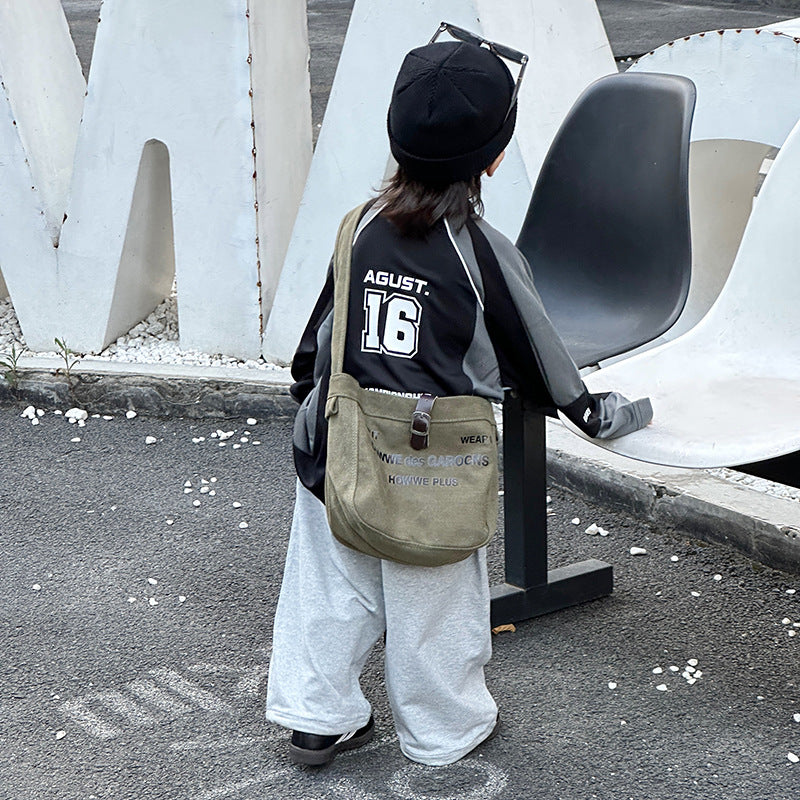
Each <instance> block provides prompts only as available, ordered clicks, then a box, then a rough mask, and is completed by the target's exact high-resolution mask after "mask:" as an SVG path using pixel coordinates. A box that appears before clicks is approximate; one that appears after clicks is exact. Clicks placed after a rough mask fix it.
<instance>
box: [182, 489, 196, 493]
mask: <svg viewBox="0 0 800 800" xmlns="http://www.w3.org/2000/svg"><path fill="white" fill-rule="evenodd" d="M193 491H194V489H184V490H183V493H184V494H191V493H192V492H193Z"/></svg>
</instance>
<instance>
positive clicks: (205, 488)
mask: <svg viewBox="0 0 800 800" xmlns="http://www.w3.org/2000/svg"><path fill="white" fill-rule="evenodd" d="M210 491H211V489H209V488H208V486H201V487H200V494H208V493H209V492H210Z"/></svg>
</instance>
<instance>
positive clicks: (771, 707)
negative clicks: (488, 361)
mask: <svg viewBox="0 0 800 800" xmlns="http://www.w3.org/2000/svg"><path fill="white" fill-rule="evenodd" d="M18 414H19V408H15V407H13V406H4V407H2V408H0V453H3V454H5V455H4V456H3V457H2V459H0V508H2V510H3V522H2V538H1V539H0V542H2V576H3V578H2V580H3V588H4V591H3V594H2V597H0V671H1V672H2V680H0V797H3V798H6V797H8V798H12V797H13V798H20V799H24V800H77V798H83V799H84V800H85V799H86V798H92V797H93V798H98V800H99V799H101V798H102V800H106V798H115V799H116V800H123V799H124V800H128V799H130V800H143V799H144V798H147V800H151V799H152V800H184V798H185V799H186V800H212V798H229V799H230V800H262V799H263V798H271V797H281V798H284V797H285V798H308V799H309V800H311V799H312V798H313V799H315V800H316V798H342V800H344V799H345V798H347V799H348V800H351V799H352V798H355V800H358V799H359V798H366V799H367V800H379V799H380V800H383V799H384V798H417V799H418V800H427V799H428V798H431V800H432V799H433V798H438V799H439V800H442V798H449V797H453V798H459V799H460V800H464V799H465V798H474V800H483V798H487V799H488V798H498V800H499V799H503V800H505V799H508V800H511V799H512V798H513V799H515V800H516V799H518V798H527V797H541V798H548V800H555V799H556V798H558V799H560V800H577V798H599V799H600V800H624V799H625V798H632V799H633V800H644V798H647V800H676V798H681V800H732V798H742V800H796V798H797V797H798V794H800V765H794V764H792V763H791V762H790V761H789V759H788V754H789V753H792V752H794V753H798V754H800V724H799V723H797V722H795V721H794V720H793V715H794V714H798V713H800V696H799V695H798V680H799V679H800V676H799V675H798V667H797V665H798V663H799V662H798V655H799V651H798V647H800V638H798V637H797V636H790V632H792V631H795V630H800V628H795V627H793V625H792V623H794V622H798V623H800V596H798V595H797V594H789V593H787V592H788V591H790V590H793V589H794V588H795V586H796V585H797V579H796V578H790V577H789V576H787V575H786V574H784V573H780V572H775V571H772V570H770V569H766V568H762V567H760V566H759V565H757V564H754V563H752V562H750V561H748V560H746V559H745V558H743V557H741V556H739V555H736V554H733V553H732V552H731V551H729V550H727V549H725V548H723V547H721V546H716V545H705V544H703V543H700V542H698V541H694V540H691V539H689V538H687V537H686V536H685V535H683V533H682V531H681V530H680V528H675V529H673V530H666V529H663V528H662V529H659V530H651V529H649V528H647V527H645V526H643V525H642V524H640V523H639V522H638V521H637V520H636V519H634V518H632V517H630V516H628V515H626V514H623V513H617V512H612V511H609V510H608V509H606V508H602V507H598V506H596V505H591V504H587V503H586V502H585V501H584V500H583V499H581V498H580V497H577V496H574V495H570V494H569V493H567V492H564V491H561V490H556V489H554V490H552V492H551V494H552V497H553V502H552V504H551V506H552V516H551V517H550V531H551V548H550V549H551V558H550V560H551V565H552V566H559V565H564V564H567V563H571V562H573V561H576V560H582V559H584V558H600V559H602V560H606V561H609V562H610V563H612V564H614V565H615V572H616V589H615V592H614V594H613V596H611V597H610V598H607V599H604V600H601V601H598V602H595V603H592V604H589V605H586V606H583V607H578V608H574V609H571V610H566V611H562V612H559V613H557V614H552V615H550V616H548V617H546V618H542V619H539V620H534V621H530V622H526V623H523V624H520V625H519V626H518V627H517V631H516V633H506V634H501V635H499V636H497V637H496V638H495V640H494V650H495V652H494V657H493V659H492V662H491V663H490V666H489V670H488V676H489V682H490V684H491V688H492V691H493V692H494V694H495V695H496V697H497V699H498V702H499V704H500V707H501V711H502V715H503V720H504V729H503V733H502V736H501V737H500V738H499V739H497V740H496V741H494V742H492V743H491V744H489V745H487V746H486V747H485V748H483V749H482V750H481V751H479V752H478V753H476V754H475V755H474V756H472V757H470V758H468V759H467V760H466V761H464V762H463V763H461V764H458V765H454V766H452V767H447V768H441V769H422V768H418V767H415V766H413V765H411V764H410V763H409V762H407V761H406V760H405V759H404V758H403V756H402V755H401V754H400V752H399V750H398V747H397V742H396V740H395V737H394V732H393V727H392V721H391V714H390V711H389V709H388V706H387V701H386V696H385V692H384V690H383V686H382V665H381V652H380V651H377V652H376V653H375V654H374V657H373V658H372V659H371V660H370V662H369V664H368V666H367V669H366V672H365V675H364V680H363V684H364V687H365V691H366V693H367V695H368V696H369V697H370V698H371V699H372V701H373V703H374V705H375V710H376V719H377V726H378V736H377V741H376V742H375V744H374V745H372V746H370V747H369V748H368V749H367V750H366V751H364V752H361V751H359V752H357V753H352V754H349V755H346V756H342V757H339V758H337V760H336V761H335V762H334V765H333V766H332V767H331V768H330V769H326V770H323V771H321V772H312V771H308V770H303V769H297V768H294V767H292V766H291V765H290V764H289V762H288V759H287V752H286V737H285V733H284V732H283V731H282V730H281V729H279V728H277V727H276V726H273V725H268V724H266V723H265V722H264V721H263V702H264V692H265V674H266V668H267V665H268V663H269V654H270V635H271V621H272V615H273V610H274V607H275V601H276V597H277V592H278V588H279V582H280V575H281V568H282V561H283V554H284V552H285V547H286V541H287V535H288V530H289V524H290V517H291V505H292V492H293V474H292V467H291V455H290V446H289V437H290V433H289V423H287V422H280V421H274V422H270V421H269V420H265V419H261V420H260V421H259V423H258V425H255V426H248V425H247V424H246V422H245V421H244V420H241V419H231V420H227V421H225V422H219V421H214V422H213V423H212V422H203V421H198V420H194V421H185V420H169V421H164V420H159V419H156V418H145V417H142V416H139V417H137V418H135V419H131V420H128V419H126V418H125V417H124V416H122V415H117V416H116V417H115V418H114V419H113V420H110V421H106V420H102V419H90V420H89V421H88V424H87V425H86V427H85V428H79V427H77V426H76V425H69V424H67V422H66V421H65V420H64V419H63V418H62V417H57V416H54V415H53V414H52V413H48V414H47V415H45V416H44V417H43V418H42V419H41V424H39V425H38V426H36V427H34V426H32V425H31V423H30V422H29V421H27V420H25V419H22V418H20V417H19V416H18ZM218 427H219V428H222V429H224V430H226V431H234V432H235V433H234V436H233V437H231V438H230V439H229V440H228V442H227V444H226V446H225V447H220V446H219V444H218V441H217V440H214V439H213V438H211V436H210V434H211V433H212V432H214V431H215V430H216V428H218ZM246 431H250V433H249V434H247V433H246ZM146 436H153V437H156V438H157V440H158V441H157V443H156V444H152V445H146V444H145V437H146ZM200 436H204V437H206V440H205V441H204V442H199V443H195V442H193V441H192V439H193V438H194V439H196V438H199V437H200ZM241 437H245V438H248V439H249V441H248V442H246V443H240V441H239V440H240V438H241ZM74 438H80V439H81V441H80V442H73V441H72V439H74ZM255 441H260V442H262V444H261V445H255V444H254V442H255ZM233 443H239V444H241V447H240V448H238V449H235V450H234V449H233ZM213 479H216V480H213ZM203 481H208V483H204V482H203ZM186 482H189V483H190V486H189V487H187V486H186V485H185V484H186ZM187 488H191V489H192V490H193V491H192V492H191V493H185V489H187ZM204 488H208V489H209V491H208V492H204V491H202V490H203V489H204ZM212 490H213V491H214V492H215V495H214V496H211V491H212ZM195 501H198V502H199V503H200V505H199V506H198V507H195V506H194V505H193V503H194V502H195ZM234 502H238V503H241V507H240V508H234V506H233V503H234ZM575 517H577V518H579V519H580V520H581V522H580V525H573V524H572V523H571V520H572V519H573V518H575ZM170 520H171V521H172V523H171V524H170V522H169V521H170ZM242 522H246V523H247V525H248V527H246V528H242V527H240V525H241V523H242ZM592 522H595V523H597V524H598V525H601V526H602V527H604V528H606V529H607V530H608V531H609V532H610V533H609V536H608V537H607V538H602V537H599V536H587V535H586V534H585V533H584V532H583V531H584V528H585V527H586V526H588V525H589V524H590V523H592ZM501 545H502V536H499V537H498V538H497V539H496V541H495V543H494V545H493V547H492V550H491V572H492V576H493V579H494V580H499V579H500V577H501V574H502V566H501V565H502V546H501ZM633 546H642V547H644V548H646V550H647V555H644V556H635V557H634V556H631V555H630V553H629V549H630V547H633ZM673 556H675V557H677V561H672V560H671V558H672V557H673ZM717 576H718V577H717ZM784 619H788V620H789V622H788V623H786V624H784V623H783V622H782V621H783V620H784ZM690 659H696V660H697V664H696V669H698V670H700V672H702V675H701V676H700V678H699V679H698V680H697V682H696V683H694V684H693V685H690V684H689V683H688V682H687V680H686V679H685V678H684V677H682V676H681V674H680V672H678V673H673V672H671V671H670V667H671V666H675V667H678V668H679V669H680V671H683V670H684V668H685V667H686V666H687V664H688V662H689V660H690ZM690 666H691V665H690ZM658 667H660V668H661V669H663V670H664V672H663V673H659V674H654V673H653V670H654V669H656V668H658ZM695 674H697V673H696V672H695ZM612 683H613V684H616V688H610V686H611V684H612ZM660 685H663V686H665V687H666V688H665V690H663V691H662V690H659V689H658V687H659V686H660ZM798 719H800V717H798Z"/></svg>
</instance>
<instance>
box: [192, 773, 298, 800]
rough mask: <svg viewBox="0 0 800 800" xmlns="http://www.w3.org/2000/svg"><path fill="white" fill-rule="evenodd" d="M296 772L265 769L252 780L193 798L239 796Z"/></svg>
mask: <svg viewBox="0 0 800 800" xmlns="http://www.w3.org/2000/svg"><path fill="white" fill-rule="evenodd" d="M294 772H295V770H294V769H293V768H291V767H281V768H280V769H273V770H269V769H264V770H261V772H259V773H258V774H256V775H255V776H253V777H252V778H246V779H245V780H243V781H236V782H233V781H232V782H230V783H226V784H225V785H224V786H220V787H219V788H218V789H212V790H211V791H210V792H204V793H203V794H201V795H193V797H194V800H218V798H220V797H230V795H232V794H237V793H238V792H241V791H242V790H243V789H249V788H250V787H251V786H255V785H257V784H260V783H269V782H270V781H274V780H275V779H276V778H286V777H288V776H289V775H291V774H292V773H294Z"/></svg>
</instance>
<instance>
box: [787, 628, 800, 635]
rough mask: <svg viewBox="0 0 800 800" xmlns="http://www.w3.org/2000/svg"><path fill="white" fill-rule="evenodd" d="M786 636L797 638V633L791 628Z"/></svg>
mask: <svg viewBox="0 0 800 800" xmlns="http://www.w3.org/2000/svg"><path fill="white" fill-rule="evenodd" d="M786 635H787V636H797V631H796V630H795V629H794V628H790V629H789V630H788V631H786Z"/></svg>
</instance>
